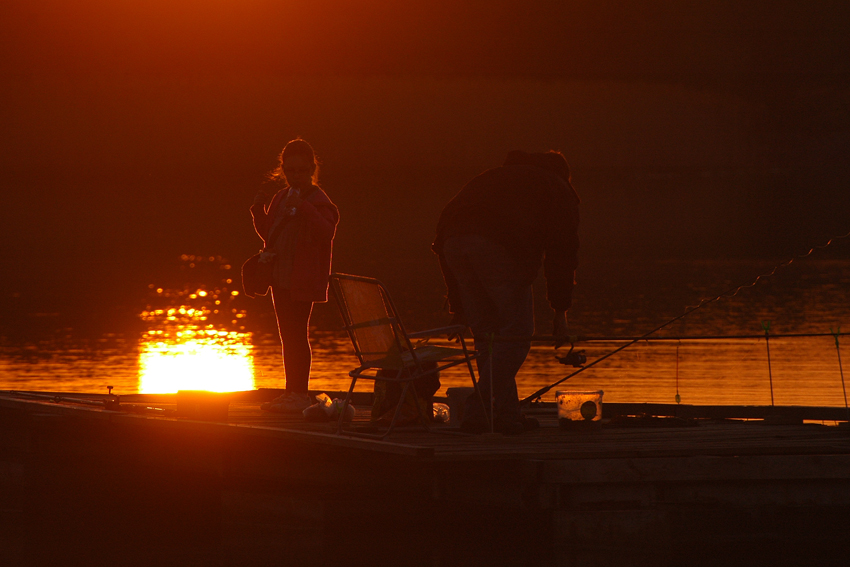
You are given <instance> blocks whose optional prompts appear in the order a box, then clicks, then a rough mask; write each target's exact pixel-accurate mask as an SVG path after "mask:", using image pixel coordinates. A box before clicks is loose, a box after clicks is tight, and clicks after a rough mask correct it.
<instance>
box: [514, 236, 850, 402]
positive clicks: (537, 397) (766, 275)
mask: <svg viewBox="0 0 850 567" xmlns="http://www.w3.org/2000/svg"><path fill="white" fill-rule="evenodd" d="M847 237H850V232H848V233H847V234H843V235H841V236H835V237H832V238H830V239H829V240H827V241H826V243H825V244H822V245H815V246H812V247H811V248H809V250H808V252H806V253H804V254H800V255H797V256H794V257H792V258H790V259H788V260H785V261H784V262H780V263H779V264H777V265H776V266H774V267H773V269H772V270H770V271H769V272H765V273H764V274H761V275H758V276H756V278H755V279H754V280H753V281H752V282H750V283H747V284H741V285H739V286H737V287H734V288H731V289H729V290H727V291H724V292H723V293H721V294H719V295H715V296H714V297H712V298H709V299H702V300H700V302H699V303H698V304H697V305H694V306H691V307H687V308H686V309H685V312H684V313H682V314H681V315H678V316H676V317H673V318H672V319H670V320H669V321H667V322H665V323H662V324H661V325H659V326H657V327H655V328H654V329H652V330H651V331H649V332H647V333H644V334H643V335H641V336H639V337H635V338H633V339H629V340H628V342H626V343H625V344H624V345H621V346H619V347H617V348H616V349H614V350H612V351H611V352H609V353H607V354H605V355H603V356H601V357H600V358H597V359H596V360H594V361H593V362H591V363H589V364H587V365H585V366H581V367H580V368H579V369H578V370H576V371H575V372H572V373H571V374H567V375H566V376H565V377H563V378H561V379H560V380H558V381H556V382H553V383H552V384H550V385H548V386H544V387H543V388H540V389H539V390H537V391H536V392H534V393H533V394H531V395H530V396H528V397H526V398H524V399H522V400H521V401H520V405H524V404H527V403H530V402H533V401H539V400H540V398H541V397H542V396H543V395H544V394H546V393H547V392H548V391H549V390H551V389H552V388H554V387H555V386H557V385H559V384H561V383H563V382H566V381H567V380H569V379H570V378H572V377H573V376H575V375H576V374H579V373H581V372H584V371H585V370H587V369H588V368H592V367H594V366H596V365H597V364H599V363H600V362H602V361H603V360H605V359H607V358H610V357H612V356H614V355H615V354H617V353H618V352H620V351H621V350H623V349H626V348H628V347H630V346H632V345H633V344H635V343H637V342H640V341H644V340H646V339H647V338H648V337H649V336H650V335H653V334H655V333H657V332H658V331H660V330H661V329H663V328H664V327H667V326H668V325H671V324H673V323H675V322H676V321H678V320H680V319H683V318H685V317H687V316H688V315H690V314H691V313H693V312H694V311H696V310H697V309H701V308H702V307H705V306H706V305H708V304H710V303H714V302H715V301H719V300H720V299H723V298H724V297H734V296H736V295H738V292H740V291H741V290H742V289H744V288H748V287H755V285H756V284H758V282H759V281H760V280H761V279H762V278H769V277H771V276H773V275H774V274H775V273H776V271H777V270H779V269H780V268H785V267H787V266H790V265H791V264H792V263H794V261H795V260H797V259H802V258H806V257H808V256H811V255H812V253H813V252H814V251H815V250H822V249H824V248H826V247H828V246H830V245H831V244H832V243H833V242H834V241H836V240H842V239H844V238H847ZM830 334H832V333H830ZM761 336H764V335H761ZM560 340H564V339H563V338H561V339H560ZM668 340H669V339H668ZM556 344H557V343H556ZM573 346H574V345H573ZM572 350H573V349H572V348H570V351H571V352H572ZM559 360H561V362H564V360H562V359H560V358H559ZM564 363H565V364H573V365H575V364H574V363H573V362H572V361H569V360H568V361H567V362H564Z"/></svg>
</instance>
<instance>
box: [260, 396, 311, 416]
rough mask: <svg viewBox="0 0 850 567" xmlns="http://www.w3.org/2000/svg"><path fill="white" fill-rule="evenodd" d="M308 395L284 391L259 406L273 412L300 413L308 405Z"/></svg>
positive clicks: (309, 402)
mask: <svg viewBox="0 0 850 567" xmlns="http://www.w3.org/2000/svg"><path fill="white" fill-rule="evenodd" d="M311 405H312V402H311V401H310V396H309V395H307V394H306V393H303V392H286V393H284V394H283V395H281V396H278V397H277V398H275V399H273V400H272V401H270V402H266V403H264V404H262V405H261V406H260V409H261V410H263V411H270V412H274V413H299V414H300V413H302V412H303V411H304V410H305V409H307V408H308V407H310V406H311Z"/></svg>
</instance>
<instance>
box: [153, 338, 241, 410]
mask: <svg viewBox="0 0 850 567" xmlns="http://www.w3.org/2000/svg"><path fill="white" fill-rule="evenodd" d="M253 389H254V365H253V356H252V354H251V344H250V334H248V333H237V332H228V331H215V330H212V329H205V330H194V329H186V328H184V329H182V330H178V331H176V332H173V333H170V332H167V331H163V330H155V331H148V332H147V333H145V336H144V338H143V341H142V345H141V352H140V354H139V392H141V393H143V394H173V393H176V392H177V391H178V390H208V391H211V392H235V391H242V390H253Z"/></svg>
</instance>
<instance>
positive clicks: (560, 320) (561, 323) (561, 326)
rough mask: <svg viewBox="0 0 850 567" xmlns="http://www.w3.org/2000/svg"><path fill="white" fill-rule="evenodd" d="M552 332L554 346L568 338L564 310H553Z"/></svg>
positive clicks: (559, 344)
mask: <svg viewBox="0 0 850 567" xmlns="http://www.w3.org/2000/svg"><path fill="white" fill-rule="evenodd" d="M552 334H553V335H555V348H558V347H559V346H561V345H562V344H564V343H565V342H567V341H568V340H569V335H570V330H569V327H568V326H567V312H566V311H555V319H554V320H553V321H552Z"/></svg>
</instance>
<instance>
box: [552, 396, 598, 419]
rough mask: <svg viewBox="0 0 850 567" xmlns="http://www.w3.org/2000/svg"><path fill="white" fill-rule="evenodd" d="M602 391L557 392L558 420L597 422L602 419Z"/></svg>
mask: <svg viewBox="0 0 850 567" xmlns="http://www.w3.org/2000/svg"><path fill="white" fill-rule="evenodd" d="M602 394H603V392H602V390H589V391H576V390H558V391H557V392H555V396H556V398H557V400H558V419H566V420H569V421H599V420H600V419H602Z"/></svg>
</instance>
